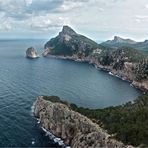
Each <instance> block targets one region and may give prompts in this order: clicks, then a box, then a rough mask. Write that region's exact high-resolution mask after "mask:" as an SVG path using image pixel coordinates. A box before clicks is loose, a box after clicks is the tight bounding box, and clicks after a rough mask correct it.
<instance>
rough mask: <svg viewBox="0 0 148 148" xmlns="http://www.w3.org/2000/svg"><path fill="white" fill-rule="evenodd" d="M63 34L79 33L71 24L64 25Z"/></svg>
mask: <svg viewBox="0 0 148 148" xmlns="http://www.w3.org/2000/svg"><path fill="white" fill-rule="evenodd" d="M61 33H62V34H63V35H70V36H71V35H77V33H76V32H75V31H74V30H73V29H72V28H71V27H69V26H63V29H62V32H61Z"/></svg>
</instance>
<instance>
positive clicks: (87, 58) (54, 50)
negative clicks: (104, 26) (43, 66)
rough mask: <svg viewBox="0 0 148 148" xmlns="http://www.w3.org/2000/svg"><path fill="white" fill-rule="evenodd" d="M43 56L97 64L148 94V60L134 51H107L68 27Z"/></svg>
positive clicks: (128, 41)
mask: <svg viewBox="0 0 148 148" xmlns="http://www.w3.org/2000/svg"><path fill="white" fill-rule="evenodd" d="M108 42H110V43H113V42H114V43H123V44H126V43H128V44H135V42H134V41H132V40H130V39H126V40H124V39H122V38H119V37H115V39H114V41H108ZM43 55H44V56H50V57H56V58H62V59H71V60H75V61H80V62H88V63H91V64H94V65H95V66H96V67H97V68H100V69H103V70H107V71H110V72H112V74H113V75H116V76H118V77H121V78H122V79H124V80H128V81H131V82H132V83H133V85H134V86H136V87H137V88H139V89H141V90H143V91H148V89H147V88H148V56H147V55H144V53H142V52H140V51H138V50H136V49H133V48H131V47H122V48H118V49H112V48H109V47H108V48H106V47H104V46H102V45H98V44H97V43H95V42H94V41H92V40H90V39H88V38H86V37H84V36H82V35H79V34H77V33H76V32H75V31H74V30H73V29H71V28H70V27H68V26H64V27H63V29H62V31H61V32H60V33H59V35H58V36H57V37H55V38H52V39H51V40H50V41H48V42H47V43H46V44H45V51H44V53H43Z"/></svg>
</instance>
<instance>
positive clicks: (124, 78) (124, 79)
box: [44, 54, 148, 94]
mask: <svg viewBox="0 0 148 148" xmlns="http://www.w3.org/2000/svg"><path fill="white" fill-rule="evenodd" d="M44 57H46V58H54V59H61V60H70V61H75V62H80V63H88V64H89V65H93V66H94V67H95V68H96V69H97V70H100V71H105V72H108V74H109V75H111V76H114V77H117V78H119V79H121V80H122V81H126V82H129V83H130V86H131V87H134V88H136V89H138V90H140V91H141V92H142V93H143V94H145V93H146V92H148V90H147V89H145V88H142V86H141V87H138V86H137V85H135V81H134V80H130V79H129V78H127V77H124V76H121V75H119V74H114V73H113V71H112V70H111V69H109V68H106V67H104V66H103V65H100V64H96V63H95V62H90V60H85V59H78V58H75V57H72V56H56V55H49V54H48V55H46V56H44ZM136 83H140V82H136Z"/></svg>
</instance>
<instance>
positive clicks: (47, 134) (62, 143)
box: [41, 127, 70, 148]
mask: <svg viewBox="0 0 148 148" xmlns="http://www.w3.org/2000/svg"><path fill="white" fill-rule="evenodd" d="M41 129H42V130H43V131H44V132H45V133H46V136H48V137H49V139H50V140H53V141H54V142H55V143H57V144H58V145H59V146H62V147H65V148H70V146H67V145H66V144H64V141H63V140H62V139H61V138H58V137H56V136H55V135H53V134H52V133H51V132H50V131H48V130H46V129H45V128H44V127H41Z"/></svg>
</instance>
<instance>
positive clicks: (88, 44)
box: [43, 26, 100, 56]
mask: <svg viewBox="0 0 148 148" xmlns="http://www.w3.org/2000/svg"><path fill="white" fill-rule="evenodd" d="M99 46H100V45H98V44H97V43H96V42H94V41H93V40H91V39H89V38H87V37H85V36H83V35H80V34H78V33H76V32H75V31H74V30H73V29H72V28H71V27H69V26H63V29H62V31H61V32H60V33H59V35H58V36H56V37H55V38H52V39H51V40H50V41H48V42H47V43H46V44H45V46H44V48H45V52H44V53H43V55H44V56H46V55H48V54H54V55H65V56H66V55H69V56H72V55H73V54H82V53H83V54H84V55H85V56H87V55H89V53H90V52H92V50H93V49H96V48H98V47H99Z"/></svg>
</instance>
